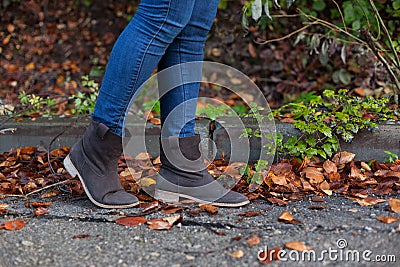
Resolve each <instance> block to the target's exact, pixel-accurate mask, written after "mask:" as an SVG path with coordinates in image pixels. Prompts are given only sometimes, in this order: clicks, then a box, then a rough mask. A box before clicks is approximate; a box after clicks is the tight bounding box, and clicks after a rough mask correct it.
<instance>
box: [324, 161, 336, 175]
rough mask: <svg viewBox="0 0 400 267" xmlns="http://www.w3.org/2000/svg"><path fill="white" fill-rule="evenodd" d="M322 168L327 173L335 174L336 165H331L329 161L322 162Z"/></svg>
mask: <svg viewBox="0 0 400 267" xmlns="http://www.w3.org/2000/svg"><path fill="white" fill-rule="evenodd" d="M322 167H323V168H324V170H325V171H326V172H327V173H335V172H337V167H336V164H335V163H333V162H332V161H330V160H329V159H328V160H326V161H325V162H324V164H323V165H322Z"/></svg>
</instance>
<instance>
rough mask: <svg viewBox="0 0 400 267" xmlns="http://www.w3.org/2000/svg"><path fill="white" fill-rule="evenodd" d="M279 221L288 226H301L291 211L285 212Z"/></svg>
mask: <svg viewBox="0 0 400 267" xmlns="http://www.w3.org/2000/svg"><path fill="white" fill-rule="evenodd" d="M278 221H280V222H283V223H288V224H301V222H300V221H298V220H296V219H294V218H293V216H292V215H291V214H290V212H289V211H284V212H282V213H281V215H279V217H278Z"/></svg>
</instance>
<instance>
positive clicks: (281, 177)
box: [272, 175, 287, 185]
mask: <svg viewBox="0 0 400 267" xmlns="http://www.w3.org/2000/svg"><path fill="white" fill-rule="evenodd" d="M272 182H274V184H277V185H287V181H286V177H285V176H284V175H277V176H275V175H274V176H272Z"/></svg>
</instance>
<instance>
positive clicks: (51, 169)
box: [47, 129, 66, 178]
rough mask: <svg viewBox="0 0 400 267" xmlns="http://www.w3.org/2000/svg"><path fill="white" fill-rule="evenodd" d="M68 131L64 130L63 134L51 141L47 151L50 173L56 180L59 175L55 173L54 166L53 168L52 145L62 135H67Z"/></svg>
mask: <svg viewBox="0 0 400 267" xmlns="http://www.w3.org/2000/svg"><path fill="white" fill-rule="evenodd" d="M65 131H66V129H64V130H63V131H62V132H61V133H59V134H57V135H56V136H55V137H54V138H53V139H52V140H51V141H50V144H49V147H48V149H47V162H48V163H49V167H50V172H51V174H52V175H53V176H54V178H57V173H56V172H55V171H54V169H53V166H51V161H50V148H51V145H52V144H53V143H54V141H55V140H56V139H57V138H58V137H60V136H61V135H63V134H64V133H65Z"/></svg>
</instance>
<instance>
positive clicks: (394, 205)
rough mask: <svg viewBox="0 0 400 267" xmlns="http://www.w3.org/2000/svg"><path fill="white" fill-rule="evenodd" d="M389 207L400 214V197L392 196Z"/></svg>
mask: <svg viewBox="0 0 400 267" xmlns="http://www.w3.org/2000/svg"><path fill="white" fill-rule="evenodd" d="M389 207H390V210H391V211H393V212H395V213H397V214H400V199H396V198H390V199H389Z"/></svg>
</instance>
